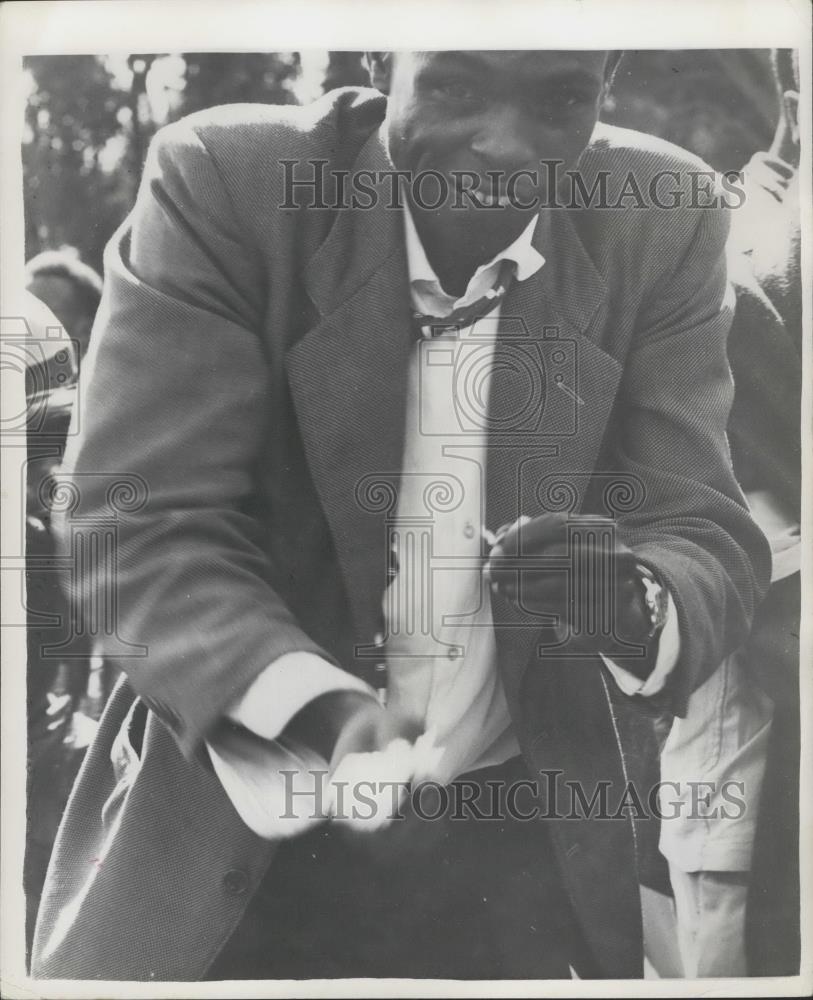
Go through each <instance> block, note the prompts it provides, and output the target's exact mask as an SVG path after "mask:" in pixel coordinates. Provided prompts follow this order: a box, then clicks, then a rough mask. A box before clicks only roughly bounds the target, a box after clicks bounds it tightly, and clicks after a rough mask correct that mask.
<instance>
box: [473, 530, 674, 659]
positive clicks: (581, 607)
mask: <svg viewBox="0 0 813 1000" xmlns="http://www.w3.org/2000/svg"><path fill="white" fill-rule="evenodd" d="M613 524H614V522H613V521H612V520H611V519H610V518H602V517H594V516H592V515H590V516H584V515H581V516H574V515H569V514H560V513H551V514H542V515H540V516H539V517H534V518H527V517H523V518H520V519H519V520H518V521H516V522H515V523H514V524H513V525H511V526H510V527H509V528H508V529H507V530H505V531H504V532H501V533H500V534H499V535H498V536H497V540H496V543H495V544H494V546H493V548H492V550H491V554H490V556H489V560H488V563H487V565H486V570H485V571H486V574H487V576H488V578H489V579H490V581H491V586H492V589H493V590H494V592H495V593H497V594H500V595H501V596H502V597H503V598H505V599H506V600H507V601H509V602H511V603H512V604H513V605H514V606H515V607H517V608H519V609H520V610H523V611H525V612H528V613H530V614H534V615H539V614H544V615H555V616H556V619H555V621H554V623H553V627H554V628H555V630H556V633H557V637H558V638H559V639H560V640H561V641H563V642H564V641H565V640H566V639H568V638H570V639H571V641H572V642H573V643H574V644H575V647H576V648H577V649H579V650H583V651H584V652H585V653H586V654H596V653H601V652H607V646H608V639H609V638H610V637H611V633H614V635H615V636H616V637H617V638H619V639H622V640H624V641H626V642H631V643H639V644H641V645H644V646H649V645H650V639H651V638H652V637H650V632H651V630H652V623H651V619H650V616H649V613H648V610H647V607H646V604H645V601H644V586H643V583H642V581H641V574H640V571H639V570H638V568H637V560H636V557H635V554H634V553H633V552H632V551H631V550H630V549H629V548H628V547H627V546H626V545H624V543H623V542H622V541H621V540H620V539H619V538H618V537H617V534H616V532H615V531H614V530H612V526H613ZM604 526H606V528H607V529H609V530H606V531H605V530H601V529H602V528H603V527H604ZM596 528H598V529H599V530H595V529H596ZM540 624H542V623H540ZM656 638H657V637H655V639H656ZM651 645H654V646H655V648H656V647H657V641H655V642H654V643H652V644H651ZM650 659H651V660H652V662H649V661H650ZM631 662H632V661H631ZM653 664H654V656H653V657H651V658H650V657H649V656H647V657H646V662H641V663H636V664H635V667H636V668H637V669H636V670H635V672H636V673H638V671H639V669H640V671H641V673H642V674H643V675H644V676H646V675H647V674H648V673H649V672H650V671H651V669H652V665H653ZM624 666H625V668H627V669H630V667H629V666H628V664H627V663H626V662H625V663H624Z"/></svg>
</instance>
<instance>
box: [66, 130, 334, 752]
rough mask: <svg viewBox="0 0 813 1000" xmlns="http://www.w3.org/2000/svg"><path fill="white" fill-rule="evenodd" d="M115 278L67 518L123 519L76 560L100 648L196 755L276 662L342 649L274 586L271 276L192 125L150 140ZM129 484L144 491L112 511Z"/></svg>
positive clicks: (85, 399) (74, 526) (74, 454)
mask: <svg viewBox="0 0 813 1000" xmlns="http://www.w3.org/2000/svg"><path fill="white" fill-rule="evenodd" d="M105 279H106V280H105V290H104V295H103V300H102V304H101V307H100V311H99V314H98V317H97V320H96V325H95V327H94V331H93V335H92V342H91V348H90V353H89V357H88V360H87V364H86V368H85V369H84V370H83V373H82V376H83V382H82V385H81V388H80V406H79V408H78V413H76V414H75V416H74V427H73V433H72V434H71V436H70V441H71V444H70V445H69V447H68V449H67V452H66V460H65V466H64V470H63V471H64V473H65V475H66V477H67V480H68V483H69V484H70V485H69V489H71V490H72V491H73V494H74V496H75V500H74V502H73V507H72V510H71V511H70V512H69V513H63V514H62V515H61V516H60V517H59V518H58V531H59V534H60V537H61V545H62V548H63V553H64V554H69V553H71V552H74V553H75V552H76V551H77V544H78V543H77V536H78V535H79V534H81V533H82V532H84V534H85V535H86V536H87V534H88V532H90V533H92V531H93V525H94V524H96V525H101V524H105V523H106V524H108V525H109V524H110V523H111V517H112V518H113V522H112V523H113V527H114V536H113V537H114V543H113V547H114V552H113V555H112V560H113V561H109V562H110V565H112V571H111V572H109V573H107V574H106V575H105V574H100V573H98V572H96V571H94V568H93V566H92V564H90V563H88V562H87V561H86V560H84V559H80V558H76V557H75V558H74V559H73V569H72V572H71V588H72V591H73V597H74V599H75V600H76V601H77V602H80V603H81V604H82V605H83V606H84V608H85V610H86V611H87V609H89V608H90V609H92V608H93V607H94V606H95V607H101V606H106V607H108V608H109V609H113V610H114V614H115V620H114V624H113V625H112V626H111V625H110V624H109V623H108V624H107V625H106V626H105V629H104V630H103V631H105V632H106V633H107V634H106V635H105V636H104V638H103V641H102V651H103V652H104V653H105V655H106V656H108V658H110V659H111V660H113V661H114V662H115V663H116V664H117V665H118V666H119V667H121V668H122V669H123V670H125V671H126V673H127V674H128V677H129V680H130V683H131V685H132V686H133V688H134V689H135V691H136V692H137V693H138V694H139V695H141V696H142V697H143V699H144V700H145V702H146V703H147V705H148V706H149V707H151V708H152V709H153V710H154V711H155V712H156V714H158V716H159V717H160V718H161V719H162V720H163V721H164V722H165V723H166V724H167V725H168V726H169V727H170V729H172V731H173V732H174V734H175V736H176V738H177V739H178V741H179V743H180V745H181V748H182V749H183V751H184V753H185V754H186V755H187V756H190V757H191V756H192V755H193V754H195V753H197V752H199V751H201V750H202V743H201V741H202V740H203V738H204V737H205V735H206V734H207V732H209V731H210V730H211V728H212V727H213V725H214V724H215V723H216V722H217V720H218V719H219V718H220V716H221V715H222V713H223V712H224V710H225V708H226V707H227V706H228V705H230V704H231V703H233V702H234V701H235V699H237V698H238V697H239V696H240V695H241V694H242V693H243V692H244V691H245V689H246V688H247V687H248V686H249V685H250V684H251V682H252V681H253V680H254V678H255V677H256V676H257V675H258V674H259V673H260V672H262V671H263V670H264V669H265V668H266V667H267V666H268V665H269V664H273V662H274V661H276V660H277V659H278V658H280V657H281V656H283V655H284V654H286V653H289V652H294V651H300V650H302V651H308V652H312V653H315V654H317V655H320V656H322V657H325V658H327V659H328V660H332V657H331V656H330V655H328V654H327V653H326V652H325V651H324V650H323V649H321V648H320V647H319V646H318V645H317V644H315V643H314V642H313V641H312V640H311V639H310V638H309V637H308V636H307V635H306V634H305V633H304V632H303V630H302V629H301V628H300V626H299V625H298V624H297V622H296V621H295V620H294V617H293V616H292V614H291V612H290V611H289V609H288V608H287V607H286V606H285V604H284V603H283V601H282V600H281V599H280V597H279V596H278V595H277V593H275V591H274V590H273V589H272V587H271V586H270V584H269V582H268V581H269V578H270V576H271V572H270V571H271V567H270V565H269V563H268V557H267V555H266V552H265V550H264V549H263V547H262V543H261V537H262V536H261V532H260V526H259V523H258V521H257V519H256V516H255V514H254V513H253V512H252V506H253V495H254V481H255V470H256V467H257V463H258V461H260V458H261V449H262V446H263V442H264V440H265V438H266V434H267V431H268V421H269V419H270V415H269V413H270V411H269V407H268V398H267V395H268V393H267V360H266V356H265V353H264V351H263V346H262V343H261V339H260V332H259V331H260V329H261V324H262V317H263V313H264V309H265V303H264V299H265V288H264V273H263V269H262V264H261V260H260V255H259V253H258V252H257V250H256V249H255V248H252V247H251V245H250V241H249V240H247V239H246V237H245V235H244V234H243V233H242V232H241V229H240V226H239V224H238V221H237V220H236V219H235V217H234V216H233V214H232V208H231V205H230V201H229V194H228V191H227V189H226V187H225V185H224V183H223V181H222V179H221V177H220V176H219V174H218V171H217V168H216V165H215V163H214V161H213V159H212V158H211V156H210V155H209V153H208V151H207V149H206V147H205V145H204V144H203V142H202V141H201V138H200V136H199V135H198V134H197V132H196V131H195V130H194V129H193V128H192V127H191V126H189V125H188V124H187V123H185V122H179V123H177V124H175V125H171V126H169V127H167V128H166V129H163V130H162V131H161V132H159V133H158V135H157V136H156V138H155V139H154V141H153V143H152V145H151V148H150V152H149V155H148V159H147V164H146V167H145V172H144V177H143V180H142V183H141V187H140V191H139V194H138V198H137V201H136V205H135V207H134V210H133V212H132V213H131V215H130V217H129V218H128V219H127V220H126V221H125V223H124V224H123V225H122V227H121V228H120V230H119V231H118V232H117V233H116V234H115V235H114V237H113V239H112V240H111V242H110V244H109V245H108V247H107V250H106V256H105ZM133 484H137V489H136V488H135V487H134V486H133ZM122 487H123V489H124V490H125V492H126V491H127V490H128V489H129V490H130V491H131V492H135V493H138V494H139V497H138V499H136V500H133V499H132V498H131V500H130V502H127V503H123V504H122V503H118V504H117V505H115V509H112V510H111V497H113V498H115V497H116V496H117V490H118V491H119V493H120V492H121V488H122Z"/></svg>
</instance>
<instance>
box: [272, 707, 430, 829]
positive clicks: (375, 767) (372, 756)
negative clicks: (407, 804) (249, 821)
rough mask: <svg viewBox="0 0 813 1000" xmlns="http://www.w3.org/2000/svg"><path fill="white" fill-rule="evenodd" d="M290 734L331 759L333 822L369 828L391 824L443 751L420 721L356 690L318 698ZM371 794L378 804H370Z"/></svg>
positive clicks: (327, 758) (330, 802)
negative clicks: (407, 795)
mask: <svg viewBox="0 0 813 1000" xmlns="http://www.w3.org/2000/svg"><path fill="white" fill-rule="evenodd" d="M286 734H287V735H290V736H293V737H294V738H295V739H297V740H300V741H304V742H305V743H306V744H307V745H308V746H310V747H312V748H313V749H315V750H317V751H318V752H319V753H320V754H321V755H322V756H323V757H324V758H325V760H328V761H329V762H330V765H329V778H328V788H327V794H328V800H329V812H330V813H331V815H332V817H333V819H334V821H335V822H340V823H343V824H345V825H347V826H348V827H350V828H351V829H354V830H360V831H365V832H372V831H374V830H378V829H380V828H381V827H382V826H386V825H387V824H389V822H390V821H391V820H392V817H393V815H394V814H395V813H397V811H398V807H399V805H400V803H401V801H402V799H403V796H404V795H405V793H406V789H407V786H408V784H409V783H410V782H411V781H415V780H420V779H421V778H422V777H424V776H425V775H426V774H427V773H429V772H431V769H432V767H433V765H434V763H435V762H436V760H437V758H438V755H439V754H440V753H441V752H442V751H440V750H438V748H436V747H435V746H434V744H433V741H432V738H431V736H430V735H429V734H426V733H423V729H422V727H421V726H420V725H419V724H418V723H417V722H416V721H415V720H413V719H409V718H407V717H406V716H404V715H402V714H400V713H396V712H393V711H388V710H387V709H385V708H383V707H382V706H381V705H380V704H379V703H378V701H376V700H375V698H373V697H372V696H368V695H364V694H360V693H358V692H355V691H339V692H331V693H329V694H326V695H322V696H321V697H320V698H316V699H314V701H312V702H311V703H310V704H309V705H307V706H306V707H305V708H304V709H303V710H302V711H301V712H300V713H299V715H297V716H296V718H295V719H293V720H292V722H291V723H290V724H289V726H288V727H287V728H286ZM360 786H363V793H364V796H365V803H364V808H363V809H358V808H357V805H358V800H357V799H356V795H355V792H356V790H357V789H358V788H359V787H360ZM339 789H341V790H339ZM371 797H372V798H373V799H374V800H375V807H374V808H373V807H370V805H369V801H370V798H371Z"/></svg>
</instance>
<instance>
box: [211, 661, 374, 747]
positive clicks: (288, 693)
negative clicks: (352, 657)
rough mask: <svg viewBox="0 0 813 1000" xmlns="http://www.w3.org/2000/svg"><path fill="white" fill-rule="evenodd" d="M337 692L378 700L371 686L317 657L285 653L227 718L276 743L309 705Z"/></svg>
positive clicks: (228, 713) (257, 679) (258, 679)
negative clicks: (287, 727) (362, 695)
mask: <svg viewBox="0 0 813 1000" xmlns="http://www.w3.org/2000/svg"><path fill="white" fill-rule="evenodd" d="M333 691H358V692H360V693H361V694H368V695H370V697H372V698H375V696H376V695H375V691H374V689H373V688H372V687H370V685H369V684H365V683H364V681H362V680H360V679H359V678H358V677H354V676H353V674H349V673H347V671H346V670H342V669H341V667H336V666H334V665H333V664H332V663H329V662H328V661H327V660H325V659H324V658H323V657H321V656H317V655H316V654H315V653H308V652H305V651H304V650H303V651H302V652H295V653H285V655H284V656H280V657H279V659H277V660H274V662H273V663H271V664H269V666H267V667H266V668H265V670H263V672H262V673H261V674H260V675H259V676H258V677H257V678H256V679H255V680H254V681H253V682H252V684H251V686H250V687H249V689H248V690H247V691H246V692H245V694H244V695H243V696H242V697H241V698H240V699H239V700H238V701H236V702H235V703H234V704H233V705H232V707H231V708H230V709H229V710H228V711H227V712H226V715H227V717H228V718H229V719H231V720H232V721H233V722H238V723H240V725H241V726H245V728H246V729H250V730H251V732H252V733H256V734H257V736H261V737H262V738H263V739H265V740H275V739H277V737H278V736H279V735H280V733H282V732H283V730H284V729H285V727H286V726H287V725H288V723H289V722H290V721H291V719H293V717H294V716H295V715H296V714H297V713H298V712H300V711H301V710H302V709H303V708H304V707H305V706H306V705H307V704H308V702H311V701H313V700H314V698H318V697H319V696H320V695H323V694H330V693H331V692H333Z"/></svg>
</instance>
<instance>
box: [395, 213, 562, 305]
mask: <svg viewBox="0 0 813 1000" xmlns="http://www.w3.org/2000/svg"><path fill="white" fill-rule="evenodd" d="M538 221H539V216H538V215H534V216H533V217H532V218H531V219H530V221H529V222H528V225H527V226H526V227H525V228H524V229H523V230H522V232H521V233H520V234H519V236H518V237H517V238H516V239H515V240H514V242H513V243H511V244H510V245H509V246H507V247H506V248H505V249H504V250H502V251H500V253H498V254H495V256H494V257H492V259H491V260H490V261H488V262H487V263H486V264H481V265H480V267H478V268H477V270H476V271H475V272H474V274H473V275H472V277H471V280H470V281H469V284H468V287H467V288H466V291H465V292H464V294H463V295H462V296H461V297H460V298H459V299H455V298H454V296H452V295H449V294H448V293H447V292H445V291H444V290H443V288H442V287H441V284H440V281H439V280H438V276H437V275H436V274H435V272H434V270H433V268H432V265H431V264H430V263H429V260H428V258H427V256H426V251H425V250H424V248H423V244H422V243H421V239H420V236H418V230H417V229H416V228H415V220H414V219H413V218H412V213H411V211H410V209H409V205H406V204H405V206H404V231H405V237H406V253H407V269H408V272H409V282H410V287H411V290H412V296H413V300H415V304H416V306H417V307H418V308H419V309H421V310H422V311H436V312H437V313H438V315H442V314H443V313H444V312H451V311H452V309H456V308H458V307H459V306H466V305H469V304H470V303H471V302H475V301H476V300H477V299H479V298H480V297H481V296H482V295H484V294H485V293H486V292H487V291H488V290H489V288H491V287H492V286H493V284H494V282H495V281H496V278H497V274H498V273H499V268H500V265H501V264H502V263H503V261H512V262H513V263H514V264H515V265H516V270H515V274H514V276H515V279H516V280H517V281H525V279H526V278H530V277H531V276H532V275H534V274H536V272H537V271H538V270H539V269H540V268H541V267H542V265H543V264H544V263H545V258H544V257H543V256H542V254H541V253H540V252H539V251H538V250H537V249H536V247H534V246H533V237H534V233H535V231H536V226H537V222H538Z"/></svg>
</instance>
